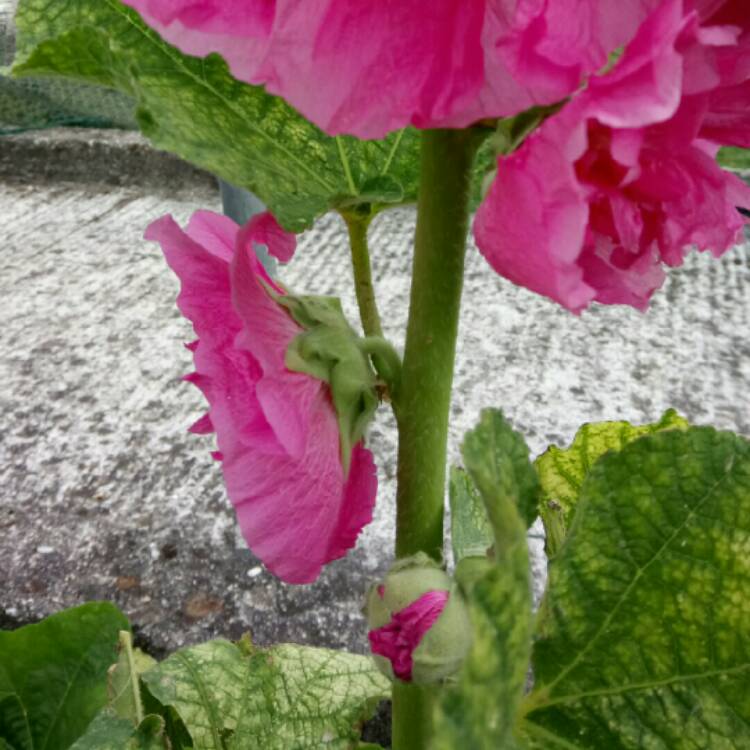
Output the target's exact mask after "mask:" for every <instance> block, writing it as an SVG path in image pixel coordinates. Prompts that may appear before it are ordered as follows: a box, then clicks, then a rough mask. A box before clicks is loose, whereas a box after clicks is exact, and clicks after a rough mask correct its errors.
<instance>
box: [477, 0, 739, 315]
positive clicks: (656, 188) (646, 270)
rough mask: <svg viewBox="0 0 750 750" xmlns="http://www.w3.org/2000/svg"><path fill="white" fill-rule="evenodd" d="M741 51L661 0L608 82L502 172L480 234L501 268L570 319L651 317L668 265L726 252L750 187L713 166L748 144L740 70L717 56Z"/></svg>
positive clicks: (596, 83) (727, 33)
mask: <svg viewBox="0 0 750 750" xmlns="http://www.w3.org/2000/svg"><path fill="white" fill-rule="evenodd" d="M728 5H732V3H727V6H728ZM717 7H718V6H713V7H712V8H711V13H714V14H715V15H714V16H712V18H718V17H719V15H720V14H721V13H722V12H724V9H726V6H725V7H724V8H722V9H719V11H717ZM733 8H734V10H736V6H733ZM725 20H727V19H725ZM729 20H732V19H729ZM734 20H736V19H734ZM748 23H750V21H747V20H746V21H745V25H748ZM742 39H744V37H742V36H741V35H739V34H738V31H737V28H733V30H728V27H725V26H722V27H719V26H715V27H710V28H708V29H706V28H703V27H701V26H700V23H699V16H698V15H697V14H696V13H695V12H693V6H692V5H688V6H687V7H686V6H685V5H683V2H682V1H681V0H665V1H664V2H663V3H662V5H661V6H660V7H659V8H658V9H657V10H656V11H655V12H654V13H653V14H652V16H651V17H650V18H649V19H648V21H647V22H646V23H644V24H643V25H642V27H641V28H640V30H639V31H638V34H637V35H636V37H635V39H634V40H633V42H632V43H631V44H630V45H629V47H628V48H627V49H626V50H625V52H624V54H623V56H622V58H621V60H620V61H619V62H618V64H617V65H616V66H615V67H614V68H613V69H612V70H611V71H609V72H608V73H606V74H604V75H602V76H600V77H596V78H594V79H592V80H591V81H590V83H589V86H588V87H587V88H586V89H585V90H584V91H582V92H581V93H580V94H578V95H577V96H576V97H574V99H573V101H572V102H571V103H570V104H568V105H567V106H566V107H565V108H564V109H563V110H562V111H561V112H560V113H559V114H557V115H555V116H553V117H551V118H550V119H549V120H548V121H547V122H545V123H544V124H543V126H542V127H541V128H540V129H539V131H538V132H537V133H535V134H533V135H532V136H531V137H530V138H529V139H528V140H527V141H526V143H525V144H524V145H523V146H522V147H521V148H520V149H519V151H517V152H516V153H514V154H512V155H511V156H510V157H509V158H507V159H504V160H501V161H500V163H499V168H498V174H497V177H496V179H495V181H494V183H493V185H492V187H491V189H490V191H489V193H488V194H487V197H486V198H485V201H484V203H483V204H482V205H481V206H480V209H479V211H478V213H477V219H476V222H475V228H474V229H475V234H476V238H477V244H478V245H479V248H480V250H481V251H482V253H483V254H484V255H485V257H486V258H487V259H488V261H489V262H490V264H491V265H492V266H493V268H495V269H496V270H497V271H498V272H499V273H501V274H502V275H503V276H506V277H507V278H509V279H511V280H512V281H514V282H516V283H518V284H521V285H523V286H526V287H528V288H529V289H532V290H533V291H536V292H538V293H540V294H545V295H547V296H549V297H551V298H552V299H554V300H557V301H558V302H560V303H561V304H563V305H565V306H566V307H568V308H569V309H571V310H573V311H575V312H577V311H579V310H580V309H582V308H584V307H585V306H586V305H587V304H588V303H589V302H591V301H593V300H596V301H598V302H601V303H603V304H629V305H632V306H634V307H636V308H638V309H644V308H645V307H646V306H647V304H648V301H649V298H650V297H651V295H652V294H653V292H654V291H655V290H656V289H657V288H658V287H659V286H661V284H662V283H663V280H664V277H665V272H664V266H678V265H680V264H682V262H683V260H684V258H685V255H686V254H687V252H688V251H689V250H690V249H691V248H693V247H697V248H698V249H700V250H707V251H710V252H711V253H712V254H714V255H716V256H719V255H721V254H722V253H724V252H726V251H727V250H728V249H729V248H730V247H732V246H733V245H734V244H735V243H736V242H737V241H738V240H739V238H740V234H741V231H742V228H743V226H744V225H745V224H746V220H745V218H744V217H743V216H742V215H741V214H740V213H739V212H738V211H737V207H738V206H746V205H748V204H750V188H748V187H747V186H746V185H745V184H744V183H743V182H742V181H741V180H739V179H738V178H737V177H735V176H734V175H731V174H729V173H727V172H724V171H723V170H721V169H720V168H719V167H718V165H717V163H716V160H715V156H716V151H717V146H716V145H715V144H717V143H737V144H739V145H741V144H743V143H745V142H746V141H745V140H744V139H746V138H747V137H748V136H747V135H746V132H747V129H746V127H745V124H746V123H747V122H748V115H747V112H748V111H750V110H748V105H750V101H748V97H749V95H750V89H747V88H745V86H746V84H742V85H740V86H727V85H725V84H724V81H725V80H726V71H727V70H730V69H731V70H732V71H733V72H734V73H736V72H737V70H738V69H739V68H738V67H737V66H734V67H732V66H731V65H729V64H728V63H727V59H728V58H726V56H725V57H722V58H719V57H718V56H717V55H716V54H714V53H715V52H716V49H719V50H721V51H722V55H724V54H725V53H726V52H727V50H728V49H731V48H733V46H734V47H735V48H737V49H740V48H741V46H742ZM738 40H740V41H738ZM722 65H723V66H724V67H723V68H722ZM740 67H741V66H740ZM682 71H685V76H683V75H682V74H681V73H682ZM686 77H687V78H689V80H688V81H687V82H686V80H685V79H686ZM712 87H713V89H712ZM686 91H688V92H689V93H688V94H687V95H686V93H685V92H686ZM709 141H713V144H712V143H709Z"/></svg>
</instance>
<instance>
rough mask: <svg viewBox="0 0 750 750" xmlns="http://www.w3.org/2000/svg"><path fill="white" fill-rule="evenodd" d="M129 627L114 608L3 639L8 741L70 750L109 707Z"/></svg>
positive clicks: (1, 713)
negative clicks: (110, 676)
mask: <svg viewBox="0 0 750 750" xmlns="http://www.w3.org/2000/svg"><path fill="white" fill-rule="evenodd" d="M127 627H128V621H127V620H126V619H125V616H124V615H123V614H122V613H121V612H120V611H119V610H118V609H117V608H116V607H115V606H114V605H112V604H109V603H108V602H93V603H90V604H84V605H83V606H81V607H75V608H73V609H68V610H65V611H64V612H60V613H58V614H55V615H52V616H51V617H48V618H46V619H45V620H42V622H40V623H37V624H35V625H26V626H25V627H22V628H18V630H13V631H7V632H0V739H2V740H4V741H5V742H6V744H7V745H9V746H10V747H11V748H14V749H15V750H65V749H66V748H68V747H70V745H71V744H72V743H73V742H74V741H75V740H76V739H77V738H78V737H79V736H80V735H81V734H83V732H84V731H85V729H86V727H87V726H88V724H89V722H90V721H91V720H92V719H93V718H94V716H95V715H96V714H97V713H98V712H99V710H100V709H101V708H103V707H104V705H105V703H106V700H107V669H108V667H109V666H110V665H111V664H112V663H113V662H114V661H115V659H116V658H117V651H116V649H117V636H118V632H119V631H120V630H124V629H126V628H127Z"/></svg>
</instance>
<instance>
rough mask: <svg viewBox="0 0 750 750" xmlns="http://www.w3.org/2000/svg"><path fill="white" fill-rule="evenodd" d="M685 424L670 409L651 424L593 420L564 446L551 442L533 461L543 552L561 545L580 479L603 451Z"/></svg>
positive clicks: (683, 420) (578, 491)
mask: <svg viewBox="0 0 750 750" xmlns="http://www.w3.org/2000/svg"><path fill="white" fill-rule="evenodd" d="M687 427H688V422H687V420H686V419H684V418H683V417H681V416H680V415H679V414H677V412H676V411H674V410H673V409H670V410H669V411H667V412H666V413H665V414H664V416H663V417H662V418H661V419H660V420H659V421H658V422H655V423H653V424H646V425H631V424H630V423H629V422H593V423H591V424H585V425H583V427H581V428H580V429H579V430H578V432H577V433H576V436H575V438H574V439H573V442H572V443H571V445H570V446H569V447H568V448H558V447H557V446H555V445H553V446H551V447H550V448H548V449H547V451H546V452H545V453H543V454H542V455H541V456H539V458H537V460H536V462H535V465H536V468H537V471H538V472H539V479H540V480H541V484H542V498H541V503H540V506H541V507H540V510H541V516H542V521H543V522H544V526H545V530H546V532H547V553H548V554H549V555H550V556H552V555H554V554H556V552H557V550H558V549H559V548H560V546H561V545H562V543H563V541H564V539H565V534H566V530H567V529H568V528H569V527H570V524H571V522H572V520H573V514H574V512H575V508H576V503H577V502H578V495H579V493H580V491H581V485H582V484H583V480H584V479H585V478H586V475H587V473H588V471H589V469H591V467H592V466H593V465H594V464H595V463H596V461H597V460H598V459H599V458H601V457H602V456H603V455H604V454H605V453H606V452H607V451H619V450H622V448H624V447H625V446H626V445H627V444H628V443H631V442H632V441H633V440H636V439H637V438H639V437H643V436H644V435H650V434H653V433H655V432H661V431H662V430H675V429H677V430H683V429H686V428H687Z"/></svg>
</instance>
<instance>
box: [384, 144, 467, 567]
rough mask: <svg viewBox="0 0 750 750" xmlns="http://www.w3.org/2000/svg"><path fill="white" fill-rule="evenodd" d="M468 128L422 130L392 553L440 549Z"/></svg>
mask: <svg viewBox="0 0 750 750" xmlns="http://www.w3.org/2000/svg"><path fill="white" fill-rule="evenodd" d="M478 142H479V138H478V136H477V134H476V133H474V132H472V131H471V130H434V131H426V132H425V133H424V134H423V135H422V166H421V175H420V183H419V184H420V186H421V187H420V191H419V201H418V204H417V233H416V239H415V247H414V262H413V272H412V286H411V302H410V306H409V324H408V328H407V332H406V347H405V350H404V364H403V368H402V371H401V390H400V393H399V398H398V400H397V403H396V412H397V416H398V429H399V451H398V494H397V504H398V509H397V520H396V555H397V556H398V557H407V556H409V555H413V554H415V553H417V552H427V553H428V554H429V555H431V556H432V557H434V558H435V559H437V560H442V554H443V505H444V500H445V463H446V446H447V440H448V412H449V409H450V401H451V386H452V385H453V365H454V361H455V355H456V335H457V333H458V316H459V310H460V305H461V290H462V288H463V275H464V256H465V253H466V234H467V230H468V221H469V187H470V177H471V165H472V161H473V157H474V153H475V150H476V148H477V146H478Z"/></svg>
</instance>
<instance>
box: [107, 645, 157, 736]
mask: <svg viewBox="0 0 750 750" xmlns="http://www.w3.org/2000/svg"><path fill="white" fill-rule="evenodd" d="M119 644H120V653H119V656H118V658H117V663H116V664H113V665H112V666H111V667H110V669H109V704H110V706H111V707H112V708H113V709H114V711H115V713H116V714H117V715H118V716H120V717H121V718H123V719H130V721H131V722H133V723H134V724H140V722H141V721H143V702H142V700H141V688H140V679H139V677H140V675H141V674H143V673H144V672H146V671H147V670H149V669H151V667H153V666H154V665H155V664H156V660H155V659H152V658H151V657H150V656H148V655H147V654H144V653H143V651H141V650H140V649H134V648H133V637H132V636H131V635H130V633H129V632H128V631H127V630H122V631H120V634H119Z"/></svg>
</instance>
